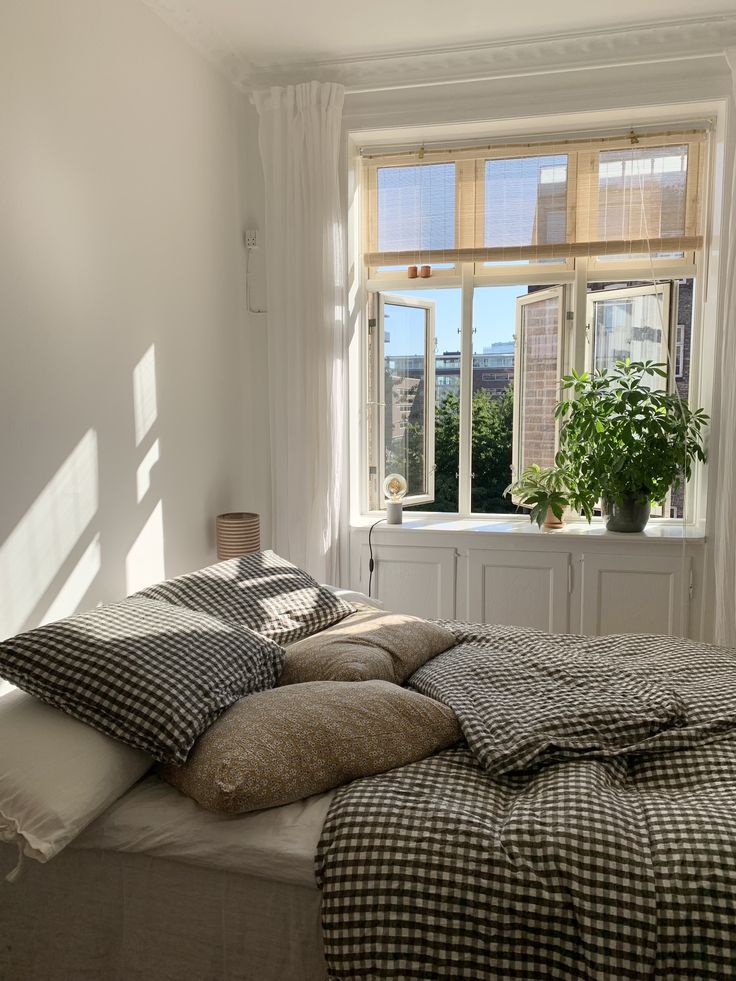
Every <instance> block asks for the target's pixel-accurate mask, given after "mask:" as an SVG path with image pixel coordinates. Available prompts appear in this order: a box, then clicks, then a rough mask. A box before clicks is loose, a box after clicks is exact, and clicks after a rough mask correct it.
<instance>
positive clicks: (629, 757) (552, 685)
mask: <svg viewBox="0 0 736 981" xmlns="http://www.w3.org/2000/svg"><path fill="white" fill-rule="evenodd" d="M445 626H449V627H450V628H451V629H453V630H454V632H455V633H456V636H457V638H458V645H459V646H458V647H456V648H453V649H451V650H450V651H448V652H447V653H446V654H444V655H440V657H438V658H435V659H434V660H433V661H431V662H429V663H428V664H427V665H425V667H423V668H421V669H420V670H419V671H418V672H417V673H416V674H415V675H414V676H413V677H412V679H411V684H412V686H414V687H416V688H417V689H418V690H420V691H422V692H423V693H425V694H428V695H431V696H432V697H435V698H438V699H439V700H441V701H445V702H446V703H447V704H449V705H451V707H452V708H453V709H454V710H455V712H456V714H457V715H458V718H459V719H460V722H461V725H462V727H463V732H464V734H465V737H466V741H465V742H463V743H461V744H459V745H458V746H457V747H454V748H453V749H450V750H447V751H445V752H443V753H440V754H438V755H436V756H432V757H430V758H429V759H426V760H422V761H420V762H418V763H414V764H411V765H409V766H405V767H401V768H400V769H397V770H393V771H391V772H390V773H386V774H381V775H379V776H376V777H370V778H367V779H364V780H359V781H356V782H354V783H352V784H349V785H348V786H346V787H344V788H342V789H341V790H340V791H338V793H337V794H336V796H335V798H334V800H333V803H332V806H331V808H330V812H329V814H328V816H327V820H326V822H325V825H324V828H323V831H322V837H321V840H320V844H319V849H318V853H317V859H316V863H317V879H318V883H319V885H320V887H321V889H322V893H323V897H322V927H323V938H324V946H325V954H326V958H327V963H328V965H329V969H330V977H331V979H339V981H348V979H357V978H360V979H376V981H378V979H392V981H403V979H407V981H408V979H416V981H433V979H442V981H450V979H452V981H455V979H458V981H483V979H494V981H506V979H515V978H516V979H524V981H534V979H540V981H541V979H544V981H547V979H596V981H599V979H600V981H602V979H606V981H623V979H629V978H636V979H665V978H667V979H680V978H691V979H723V978H731V977H736V652H733V651H726V650H722V649H719V648H714V647H709V646H707V645H699V644H695V643H691V642H689V641H685V640H675V639H672V638H664V637H652V636H641V635H639V636H637V635H618V636H614V637H602V638H583V637H569V636H555V635H548V634H542V633H539V632H537V631H528V630H522V629H518V628H510V627H493V626H474V625H467V624H457V623H445ZM453 655H454V656H453Z"/></svg>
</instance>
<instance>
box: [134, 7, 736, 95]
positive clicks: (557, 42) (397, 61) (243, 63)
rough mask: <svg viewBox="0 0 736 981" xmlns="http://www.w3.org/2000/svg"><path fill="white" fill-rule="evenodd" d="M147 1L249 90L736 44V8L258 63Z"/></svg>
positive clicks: (186, 16)
mask: <svg viewBox="0 0 736 981" xmlns="http://www.w3.org/2000/svg"><path fill="white" fill-rule="evenodd" d="M143 3H145V4H146V6H148V7H149V8H150V9H151V10H153V11H154V12H155V13H156V14H157V15H158V16H159V17H160V18H161V19H162V20H163V21H165V22H166V23H167V24H168V25H169V26H170V27H172V28H173V29H174V30H176V31H177V32H178V33H179V34H181V35H183V36H184V38H185V39H186V40H187V41H188V42H189V43H190V44H191V45H192V46H194V47H195V48H197V49H198V50H199V51H200V52H201V53H202V54H204V55H205V56H206V57H207V58H208V60H210V61H211V62H212V63H213V64H215V65H216V66H217V67H218V68H219V69H220V70H221V71H222V72H223V73H224V74H225V75H226V76H227V77H228V78H229V79H230V80H231V81H232V82H233V83H234V84H235V85H236V86H237V87H238V88H239V89H241V90H242V91H245V92H250V91H253V90H254V89H257V88H266V87H269V86H272V85H287V84H292V83H295V82H301V81H306V80H311V79H315V78H316V79H319V80H320V81H325V82H339V83H341V84H342V85H344V86H345V87H346V89H348V91H349V92H355V93H357V92H370V91H381V90H386V89H400V88H412V87H420V86H429V85H438V84H450V83H457V82H470V81H480V80H484V79H493V78H513V77H520V76H524V75H536V74H549V73H554V72H560V71H576V70H583V69H586V68H594V67H612V66H625V65H634V64H643V63H644V64H646V63H655V62H662V61H672V60H680V59H692V58H699V57H703V56H707V55H714V54H721V53H724V52H725V51H726V50H727V49H729V48H732V49H733V48H735V47H736V15H732V14H723V15H714V16H709V17H699V18H686V19H680V20H670V21H660V22H658V23H646V24H639V25H633V26H629V27H625V28H609V29H606V30H597V31H581V32H577V33H568V34H558V35H554V36H545V37H531V38H516V39H511V40H507V41H493V42H490V43H483V44H474V45H464V46H458V47H446V48H432V49H427V50H422V51H416V50H415V51H411V50H406V51H395V52H391V53H388V54H386V53H378V54H372V55H365V56H363V57H358V58H350V59H348V58H345V59H328V60H317V59H315V60H311V61H303V62H299V63H287V62H282V63H279V62H275V63H273V64H271V65H269V66H267V67H259V66H256V65H254V64H253V63H252V62H251V61H249V60H248V58H247V57H245V56H244V55H242V54H241V53H239V52H237V51H236V50H234V49H233V48H232V47H231V46H230V45H228V44H226V43H224V42H223V41H222V39H220V38H218V37H217V36H216V35H215V34H214V32H213V31H212V29H211V28H210V27H209V26H208V25H207V24H206V23H205V22H204V21H203V20H202V19H201V18H199V17H197V16H196V15H195V14H194V13H193V12H192V10H191V7H190V6H189V4H187V3H185V2H184V0H143Z"/></svg>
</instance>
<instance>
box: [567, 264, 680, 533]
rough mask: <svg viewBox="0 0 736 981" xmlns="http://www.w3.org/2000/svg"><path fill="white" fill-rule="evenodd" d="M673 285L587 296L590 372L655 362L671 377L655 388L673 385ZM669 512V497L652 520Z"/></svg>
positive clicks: (655, 508) (658, 381)
mask: <svg viewBox="0 0 736 981" xmlns="http://www.w3.org/2000/svg"><path fill="white" fill-rule="evenodd" d="M671 290H672V284H671V283H657V284H656V285H655V284H652V285H649V286H633V287H628V288H625V289H610V290H605V289H604V290H593V291H591V292H590V293H588V299H587V310H586V326H587V331H586V334H587V347H588V350H587V361H588V367H589V369H593V370H605V369H611V368H613V367H615V364H616V362H617V361H625V360H626V358H631V360H632V361H656V362H659V363H660V364H666V365H668V372H669V377H668V378H667V379H665V378H660V377H659V375H652V376H651V378H650V380H649V383H650V385H651V387H652V388H667V387H669V386H671V385H672V383H673V371H672V367H673V366H672V364H671V358H670V294H671ZM669 511H670V501H669V497H668V499H667V500H666V501H665V502H664V504H663V505H655V506H653V507H652V517H654V518H661V517H663V516H664V515H666V514H669Z"/></svg>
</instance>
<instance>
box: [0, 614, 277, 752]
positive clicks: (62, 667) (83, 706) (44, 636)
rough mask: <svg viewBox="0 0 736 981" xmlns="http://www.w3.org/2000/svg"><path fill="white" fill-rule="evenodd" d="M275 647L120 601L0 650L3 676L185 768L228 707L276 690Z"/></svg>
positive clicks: (210, 621) (204, 620) (202, 621)
mask: <svg viewBox="0 0 736 981" xmlns="http://www.w3.org/2000/svg"><path fill="white" fill-rule="evenodd" d="M283 659H284V652H283V650H282V649H281V648H280V647H279V646H278V645H277V644H274V643H273V642H272V641H269V640H267V639H266V638H265V637H261V636H259V635H258V634H256V633H254V632H253V631H251V630H247V629H246V628H244V627H236V626H232V625H230V624H226V623H223V622H222V621H221V620H216V619H215V618H214V617H209V616H207V615H206V614H204V613H195V612H193V611H192V610H187V609H184V608H183V607H176V606H170V605H169V604H168V603H157V602H155V601H153V600H145V599H136V600H131V599H129V600H123V601H122V602H121V603H115V604H112V605H110V606H103V607H99V608H98V609H94V610H89V611H87V612H86V613H80V614H78V615H77V616H73V617H69V618H67V619H66V620H59V621H57V622H56V623H49V624H46V625H45V626H43V627H37V628H36V629H35V630H30V631H28V632H27V633H23V634H18V636H17V637H11V638H9V639H8V640H6V641H4V642H3V643H1V644H0V677H4V678H7V679H8V680H10V681H12V682H14V683H15V684H16V685H18V687H19V688H23V689H24V690H25V691H27V692H30V693H31V694H32V695H36V696H37V697H38V698H40V699H42V700H43V701H45V702H48V703H49V704H51V705H55V706H57V707H58V708H60V709H63V711H64V712H67V713H68V714H69V715H71V716H73V717H74V718H76V719H79V720H80V721H81V722H86V723H87V724H88V725H90V726H93V727H94V728H95V729H99V730H100V732H104V733H105V734H106V735H108V736H112V737H113V738H115V739H119V740H120V741H121V742H124V743H126V744H127V745H128V746H133V747H135V748H136V749H142V750H143V751H144V752H146V753H150V754H151V756H153V757H154V759H157V760H165V761H166V762H169V763H183V762H184V760H185V759H186V758H187V754H188V752H189V750H190V749H191V747H192V745H193V743H194V741H195V740H196V738H197V736H199V734H200V733H201V732H204V730H205V729H206V728H207V726H209V725H210V723H212V722H213V721H214V720H215V719H216V718H217V716H218V715H219V714H220V713H221V712H222V711H223V709H226V708H227V707H228V705H232V703H233V702H235V701H237V699H239V698H241V697H242V696H243V695H246V694H248V693H249V692H252V691H261V690H262V689H264V688H270V687H272V686H273V685H274V684H275V683H276V680H277V678H278V675H279V672H280V670H281V666H282V664H283Z"/></svg>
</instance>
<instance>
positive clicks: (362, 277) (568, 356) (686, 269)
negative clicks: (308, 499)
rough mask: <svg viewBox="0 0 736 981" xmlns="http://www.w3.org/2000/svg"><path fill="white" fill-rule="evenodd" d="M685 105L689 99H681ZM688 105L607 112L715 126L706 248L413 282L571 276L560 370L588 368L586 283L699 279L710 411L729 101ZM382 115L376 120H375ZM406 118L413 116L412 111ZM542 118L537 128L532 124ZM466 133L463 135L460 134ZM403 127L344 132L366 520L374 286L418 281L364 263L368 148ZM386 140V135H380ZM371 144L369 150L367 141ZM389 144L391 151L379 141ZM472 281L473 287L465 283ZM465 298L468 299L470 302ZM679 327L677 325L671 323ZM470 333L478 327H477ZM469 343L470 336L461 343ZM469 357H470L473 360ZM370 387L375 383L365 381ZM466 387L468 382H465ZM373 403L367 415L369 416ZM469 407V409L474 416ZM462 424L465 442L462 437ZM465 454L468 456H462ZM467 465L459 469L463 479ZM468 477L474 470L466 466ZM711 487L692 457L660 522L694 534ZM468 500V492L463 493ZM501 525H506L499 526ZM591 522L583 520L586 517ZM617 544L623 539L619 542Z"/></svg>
mask: <svg viewBox="0 0 736 981" xmlns="http://www.w3.org/2000/svg"><path fill="white" fill-rule="evenodd" d="M683 105H684V103H683ZM687 110H688V112H689V113H690V115H689V116H683V109H682V106H678V107H677V108H676V109H675V110H672V111H668V110H666V109H665V110H663V109H662V107H661V106H660V105H657V106H656V107H653V106H647V105H644V104H642V105H641V106H637V107H636V108H635V109H633V110H631V111H629V110H626V111H619V110H615V111H613V110H612V111H607V112H606V113H605V114H604V115H605V123H606V125H610V126H611V127H612V128H615V127H617V126H618V127H620V128H622V129H624V128H625V129H627V130H628V129H629V128H630V127H631V125H632V124H633V125H642V126H646V125H649V126H657V127H659V126H661V125H663V124H667V125H669V126H670V127H672V128H675V127H681V125H682V123H683V120H685V121H686V123H687V125H690V124H691V123H692V122H693V121H696V125H697V124H698V123H697V121H702V120H705V121H706V125H710V127H711V131H712V134H713V138H712V146H711V147H710V148H708V149H706V150H705V151H704V152H705V154H706V165H705V171H704V173H705V177H704V187H703V191H702V198H701V204H700V206H701V207H702V208H703V212H704V227H703V235H704V245H703V248H702V249H701V250H699V251H697V252H695V253H688V254H685V255H683V256H682V257H681V258H679V259H677V260H664V259H662V260H658V259H650V257H640V258H639V259H638V260H636V261H634V260H633V259H632V260H631V261H630V262H629V261H627V262H625V263H618V262H616V263H614V262H613V261H611V260H604V261H602V262H598V261H596V260H595V259H594V258H584V257H580V258H576V259H574V260H570V261H569V262H568V263H566V268H565V269H564V271H563V270H562V269H560V267H559V266H555V267H552V266H551V265H548V264H544V265H541V266H536V267H534V266H533V265H532V264H531V263H530V264H528V265H525V266H513V267H512V266H505V267H497V266H494V267H492V268H491V269H488V268H487V267H486V268H483V267H482V266H481V267H480V268H478V269H477V270H476V269H471V270H470V272H468V270H467V268H465V264H463V265H461V266H456V267H455V268H454V269H453V270H446V271H444V272H442V273H440V272H439V271H438V272H437V273H436V274H435V273H434V272H433V274H432V276H431V278H429V279H427V280H421V281H420V280H415V281H413V285H414V288H417V289H422V288H430V289H438V288H442V287H457V288H460V287H464V291H465V293H466V296H467V299H468V300H469V301H471V302H472V289H473V287H474V286H475V285H481V284H482V283H483V284H486V285H492V284H497V285H506V284H510V285H513V284H519V283H522V284H528V285H555V284H565V285H566V286H567V296H566V321H565V325H564V328H563V331H564V337H565V364H564V366H563V370H564V371H565V372H569V371H570V370H571V369H572V368H575V369H576V370H578V371H582V370H584V369H585V366H586V365H585V355H586V346H585V342H586V315H585V311H586V294H587V286H588V282H591V283H603V282H609V281H610V282H620V281H622V280H624V279H625V280H629V281H635V280H650V281H651V280H652V279H671V280H674V281H677V280H680V279H694V280H695V292H694V303H693V310H692V346H691V350H690V357H689V399H690V401H691V404H693V405H695V404H698V405H703V407H704V408H705V410H706V411H707V412H709V413H711V415H713V413H714V404H713V377H712V374H713V371H714V367H713V363H714V357H715V353H716V346H717V339H718V336H719V330H720V327H721V321H720V320H719V316H718V314H719V310H720V302H721V300H720V297H721V295H722V283H723V281H724V276H725V271H724V268H723V262H722V259H721V258H719V256H718V254H717V253H714V252H713V247H712V245H711V239H712V236H713V235H714V234H716V235H717V233H718V230H719V229H720V228H721V224H722V215H723V210H722V209H723V202H724V195H725V188H724V186H723V185H722V182H721V179H720V175H719V170H718V160H719V159H721V157H720V156H719V154H722V152H723V148H724V146H726V145H727V144H728V134H727V131H726V117H727V105H726V103H725V101H724V100H722V99H720V100H716V99H714V100H711V101H705V102H703V101H701V102H698V103H689V104H688V105H687ZM602 119H603V116H602V115H600V114H599V115H598V116H596V117H595V118H593V117H592V116H591V115H589V117H586V123H587V122H590V123H591V125H592V124H594V125H595V127H596V130H597V132H600V129H601V120H602ZM376 122H378V120H377V121H376ZM579 124H580V119H579V118H578V117H575V118H573V117H572V116H570V117H569V118H568V117H567V116H565V115H558V116H556V117H555V119H554V124H553V125H550V117H548V116H539V117H534V118H533V119H532V120H531V122H530V121H529V119H525V120H524V121H523V123H522V121H521V120H512V121H511V123H509V122H508V120H503V121H496V120H491V121H490V122H484V123H483V124H482V125H481V124H475V128H473V124H468V127H469V128H467V129H466V130H465V131H464V132H465V134H466V136H463V134H462V132H461V131H460V130H459V129H458V127H457V126H455V127H453V129H452V136H451V137H449V139H458V138H460V139H467V138H468V136H469V139H470V140H472V139H474V138H475V139H478V141H479V142H481V141H483V142H485V140H486V139H487V138H488V137H491V134H495V135H497V136H498V137H500V139H501V140H503V139H504V138H505V137H507V136H509V135H513V137H514V138H518V137H519V136H523V135H525V134H526V133H527V132H534V133H544V134H545V135H546V134H547V133H549V134H552V135H553V136H554V134H558V135H559V136H560V137H561V138H564V137H565V136H566V134H567V133H569V132H571V131H573V132H580V129H579ZM406 125H407V126H410V125H411V123H410V121H409V120H408V119H407V122H406ZM534 127H536V128H534ZM447 129H448V127H447V124H444V123H442V122H437V123H436V124H433V125H432V126H431V127H430V128H429V129H426V131H423V132H424V133H425V137H426V138H427V139H435V140H437V141H441V140H443V139H445V138H446V137H445V133H446V131H447ZM458 133H460V137H458ZM405 136H406V131H405V130H402V131H401V138H402V139H405ZM397 139H398V137H397V131H396V129H395V128H394V129H393V130H391V129H383V130H380V129H377V128H376V125H373V126H371V127H368V128H365V129H358V128H354V129H351V130H350V131H349V132H348V134H347V143H346V152H347V157H348V161H349V164H348V169H347V177H346V197H347V200H348V201H349V202H350V203H349V207H348V241H349V255H350V263H351V266H350V267H351V268H352V269H353V270H354V272H355V275H354V276H353V277H351V279H350V280H349V284H350V293H349V297H350V301H349V306H350V311H351V318H352V322H354V323H355V324H356V326H357V330H356V331H355V332H354V333H353V334H352V335H351V339H350V345H349V362H348V364H349V371H350V393H351V394H350V404H351V410H352V412H351V423H350V431H351V440H350V477H351V479H350V515H351V520H355V521H360V520H361V516H364V517H365V518H367V519H371V518H377V517H380V516H381V514H382V512H381V511H378V512H376V510H375V504H374V503H373V502H374V501H375V492H374V490H373V489H372V488H373V487H374V486H375V481H376V476H377V475H376V471H375V470H373V469H372V464H373V463H374V462H375V460H374V457H373V454H372V453H371V455H370V460H369V429H368V425H367V423H366V419H367V418H370V419H374V418H375V416H374V407H375V404H376V402H375V400H376V392H375V379H374V380H373V381H371V379H370V377H369V376H368V375H367V370H366V355H367V352H368V343H369V335H370V334H371V333H372V331H373V330H374V329H375V320H374V319H373V320H371V319H370V318H375V299H376V298H375V293H376V292H378V291H380V290H386V289H394V290H400V291H402V292H404V291H407V290H408V289H411V288H412V284H411V283H410V281H408V279H407V278H406V276H405V274H399V275H392V273H390V272H389V271H384V272H383V273H381V275H380V276H377V275H376V270H375V269H368V268H366V267H365V266H364V265H363V262H362V259H363V252H364V240H363V234H362V229H363V226H364V223H365V216H366V205H367V201H366V194H365V189H364V184H363V172H364V163H363V160H364V154H365V152H366V147H369V148H370V147H376V148H377V149H379V148H381V147H385V146H387V145H390V143H391V141H395V140H397ZM381 140H383V141H384V142H383V143H381ZM368 152H371V151H370V149H369V151H368ZM380 152H385V150H380ZM468 289H469V292H468ZM675 301H676V292H675V294H674V295H673V304H674V303H675ZM468 307H469V304H466V308H468ZM366 310H367V311H368V313H366ZM463 320H464V330H465V331H466V332H467V333H470V332H472V316H470V317H469V316H468V315H466V316H465V317H464V318H463ZM673 335H674V331H673ZM471 336H472V335H471ZM464 347H465V348H467V345H464ZM469 363H471V364H472V357H471V359H470V360H469ZM369 386H371V387H369ZM466 392H467V385H466ZM366 412H367V415H366ZM469 419H470V413H469V411H468V413H467V421H468V422H469ZM463 441H464V440H463V435H462V433H461V451H462V443H463ZM466 451H468V452H467V462H468V464H469V447H466ZM461 463H462V460H461ZM462 479H463V474H462V473H461V483H462ZM468 480H469V475H468ZM707 489H708V468H707V467H706V466H704V465H701V464H696V466H695V467H694V469H693V477H692V479H691V481H690V482H689V483H688V487H687V493H686V496H685V515H684V517H681V518H677V519H669V518H668V519H661V521H660V522H658V524H666V523H669V524H672V525H678V526H683V525H688V526H690V527H691V528H693V529H695V530H696V531H697V532H698V533H702V531H703V530H704V528H705V517H706V508H707ZM467 501H468V506H469V502H470V496H469V494H468V495H467ZM423 514H424V516H425V517H427V518H430V519H431V518H432V517H433V516H432V513H431V512H429V511H426V512H423ZM458 516H459V517H460V518H466V517H470V518H472V520H473V522H474V523H477V524H478V526H479V527H480V526H482V525H483V524H484V523H488V525H489V526H492V527H495V526H496V524H497V523H498V522H497V518H498V516H497V515H492V514H484V513H483V514H472V513H469V510H467V509H466V510H463V508H462V506H460V508H459V511H458V515H453V514H451V513H441V514H438V513H435V517H436V518H439V519H442V520H443V521H444V520H447V519H450V520H453V519H455V518H456V517H458ZM503 518H504V521H503V529H504V530H505V529H507V528H512V527H513V526H514V523H518V525H519V528H520V530H521V526H522V525H524V526H526V525H528V518H527V517H526V516H525V515H523V514H521V515H519V516H518V517H517V516H515V515H513V514H508V515H504V516H503ZM499 527H501V526H499ZM586 527H587V526H586ZM619 544H621V543H619Z"/></svg>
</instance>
